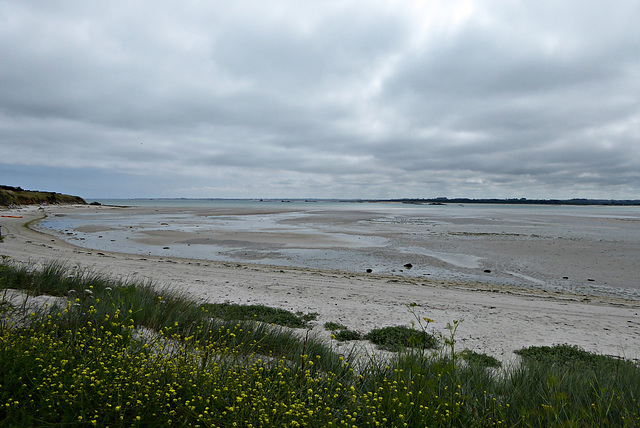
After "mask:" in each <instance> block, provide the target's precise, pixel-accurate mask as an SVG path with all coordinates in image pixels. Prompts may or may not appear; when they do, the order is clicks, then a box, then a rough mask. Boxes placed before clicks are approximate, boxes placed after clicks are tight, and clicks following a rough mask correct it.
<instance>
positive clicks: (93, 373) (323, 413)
mask: <svg viewBox="0 0 640 428" xmlns="http://www.w3.org/2000/svg"><path fill="white" fill-rule="evenodd" d="M6 288H21V289H24V290H28V292H29V294H30V295H31V296H32V297H31V299H33V298H34V297H35V296H36V295H38V294H48V295H54V296H60V297H61V299H60V303H59V304H58V305H57V306H49V307H46V308H41V309H33V308H32V307H30V306H29V304H28V303H29V301H27V303H26V304H24V305H22V306H21V307H14V306H11V305H9V304H8V303H7V302H6V301H4V303H1V304H0V368H1V369H0V425H1V426H80V427H84V426H115V427H122V426H139V427H143V426H200V427H213V426H224V427H231V426H244V427H248V426H253V427H258V426H263V427H295V426H310V427H326V426H342V427H347V426H348V427H354V426H355V427H367V426H371V427H373V426H385V427H399V426H408V427H424V426H456V427H489V426H512V427H520V426H521V427H547V426H549V427H552V426H553V427H555V426H568V427H572V426H576V427H586V426H616V427H617V426H621V427H625V426H627V427H633V426H638V425H640V404H639V403H638V399H639V398H640V370H639V369H638V367H637V366H636V365H635V364H633V363H632V362H629V361H621V360H618V359H614V358H610V357H606V356H601V355H595V354H591V353H588V352H585V351H583V350H581V349H579V348H575V347H570V346H567V345H558V346H554V347H535V348H533V347H532V348H525V349H523V350H521V351H519V353H520V355H521V358H522V364H520V365H516V366H512V367H508V368H499V369H498V368H494V369H492V370H487V367H490V366H491V364H488V363H489V362H491V357H490V356H485V355H483V354H478V353H474V352H470V351H469V352H465V351H463V352H462V353H460V354H455V353H453V355H450V354H451V352H444V350H443V349H442V348H441V346H445V347H448V348H447V349H449V351H450V350H451V349H453V345H452V344H451V343H448V342H451V341H455V337H454V331H455V330H454V329H451V330H450V333H451V334H450V335H449V336H447V338H446V340H444V341H443V342H444V343H440V344H439V345H438V346H436V348H435V349H434V350H433V351H429V350H425V347H424V343H422V344H421V345H420V346H418V347H417V348H406V347H405V346H404V345H403V346H401V347H399V349H400V351H399V352H398V353H397V354H396V356H395V357H393V358H391V359H381V358H375V357H369V358H358V357H357V356H356V355H355V354H349V355H344V356H341V355H339V354H337V353H336V352H335V351H333V350H332V349H331V346H328V345H326V344H325V343H323V342H322V341H321V340H319V339H317V338H316V337H314V336H313V335H311V334H309V330H306V331H305V330H300V329H292V328H289V327H283V326H278V325H271V324H269V323H267V322H265V321H260V322H258V321H255V320H244V321H242V320H238V318H239V316H238V315H237V314H235V315H232V316H230V317H231V318H232V319H228V320H227V319H224V318H223V316H222V315H221V314H220V313H219V312H215V311H214V310H212V308H211V307H210V306H208V305H198V304H196V303H194V302H193V301H191V300H189V299H187V297H186V296H185V295H183V294H181V293H179V292H177V291H175V290H167V289H164V290H158V289H157V288H156V287H154V286H153V284H150V283H143V284H140V283H135V284H134V283H127V282H121V281H112V280H109V279H105V278H104V277H101V276H99V275H96V274H93V273H91V272H90V271H87V270H83V269H71V268H69V267H66V266H64V265H60V264H55V263H54V264H51V265H48V266H45V267H43V268H42V269H35V268H34V267H32V266H17V265H13V264H9V263H7V262H5V263H0V290H1V289H6ZM87 290H88V291H87ZM0 295H1V294H0ZM254 309H255V308H254ZM260 311H262V309H260ZM413 311H415V312H414V313H416V314H417V311H418V309H417V307H413ZM264 312H267V313H268V312H270V311H268V310H265V311H264ZM294 315H295V314H294ZM298 315H300V314H298ZM251 316H253V315H251ZM257 317H258V315H256V316H255V317H254V318H257ZM429 322H430V321H429ZM341 327H344V326H340V327H338V328H336V329H335V331H338V330H340V331H344V330H345V329H342V328H341ZM412 330H413V329H412V328H409V327H404V328H402V329H391V330H384V331H383V333H382V334H381V337H383V338H385V339H384V340H385V341H386V340H388V339H390V338H394V340H396V339H397V342H399V343H404V344H409V345H412V344H415V343H416V342H415V341H413V339H415V338H416V337H422V336H421V333H425V332H424V331H420V333H417V332H416V331H415V330H413V333H412V332H411V331H412ZM143 331H144V332H146V334H144V335H141V334H140V333H141V332H143ZM301 333H302V334H301ZM305 333H306V334H305ZM407 337H408V338H409V339H407ZM425 337H426V336H425ZM429 337H431V338H432V339H435V338H434V336H433V335H430V336H429ZM430 340H431V339H430ZM461 359H465V360H466V362H467V363H466V364H461Z"/></svg>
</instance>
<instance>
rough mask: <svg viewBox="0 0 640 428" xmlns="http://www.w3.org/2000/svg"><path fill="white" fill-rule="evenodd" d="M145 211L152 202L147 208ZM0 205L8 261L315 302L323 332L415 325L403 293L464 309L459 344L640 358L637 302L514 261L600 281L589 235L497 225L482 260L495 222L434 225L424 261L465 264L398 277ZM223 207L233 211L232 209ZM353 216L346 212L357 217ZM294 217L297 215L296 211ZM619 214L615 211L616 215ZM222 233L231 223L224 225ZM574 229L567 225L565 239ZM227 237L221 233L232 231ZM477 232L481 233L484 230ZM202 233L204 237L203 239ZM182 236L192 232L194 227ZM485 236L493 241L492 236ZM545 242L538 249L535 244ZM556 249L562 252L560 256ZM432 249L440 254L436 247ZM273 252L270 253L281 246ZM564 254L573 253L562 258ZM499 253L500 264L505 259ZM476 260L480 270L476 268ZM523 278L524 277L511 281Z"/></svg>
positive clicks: (509, 351)
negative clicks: (224, 250) (126, 234)
mask: <svg viewBox="0 0 640 428" xmlns="http://www.w3.org/2000/svg"><path fill="white" fill-rule="evenodd" d="M140 209H142V208H140ZM95 210H104V211H109V210H117V209H116V208H109V207H78V206H74V207H64V206H61V207H46V208H45V211H46V213H47V215H48V216H56V215H58V216H59V215H72V214H73V215H75V214H78V213H82V212H89V211H91V212H93V211H95ZM143 210H150V211H149V212H155V211H154V209H152V208H144V209H143ZM4 214H6V215H22V216H23V218H22V219H17V218H3V219H2V222H1V224H2V233H3V236H4V237H5V239H4V242H2V243H0V255H6V256H10V257H11V259H12V260H14V261H17V262H36V263H42V262H45V261H50V260H60V261H64V262H66V263H68V264H69V265H70V266H77V267H78V268H89V269H93V270H96V271H99V272H103V273H105V274H108V275H110V276H112V277H118V278H130V279H140V280H145V279H151V280H153V281H155V282H156V283H157V284H158V286H172V287H177V288H179V289H181V290H184V291H186V292H187V293H188V294H189V295H191V296H192V297H193V298H194V299H197V300H202V301H208V302H222V301H230V302H236V303H259V304H265V305H269V306H274V307H282V308H285V309H290V310H294V311H303V312H317V313H318V314H319V317H318V320H317V323H316V324H317V326H316V327H315V328H314V330H315V331H316V332H317V333H318V334H320V335H325V336H326V337H328V333H327V332H325V331H323V329H322V325H323V324H324V323H325V322H327V321H335V322H340V323H342V324H345V325H347V326H348V327H349V328H351V329H354V330H358V331H361V332H368V331H370V330H371V329H373V328H376V327H382V326H387V325H398V324H410V323H411V321H412V320H413V316H412V315H411V313H410V312H409V311H408V310H407V308H406V304H408V303H416V304H417V305H418V306H417V308H416V309H417V313H418V315H419V316H421V317H422V316H424V317H429V318H432V319H434V320H435V321H436V322H435V323H434V324H432V327H433V328H434V329H435V330H436V331H439V332H443V333H444V332H445V327H446V325H447V323H449V322H451V321H453V320H463V322H462V323H461V324H460V327H459V329H458V333H457V339H458V349H463V348H468V349H472V350H474V351H477V352H485V353H488V354H491V355H494V356H496V357H498V358H500V359H502V360H509V359H511V358H513V356H514V355H513V351H514V350H516V349H520V348H522V347H525V346H532V345H553V344H558V343H568V344H571V345H578V346H581V347H583V348H584V349H586V350H588V351H594V352H600V353H605V354H611V355H619V356H624V357H627V358H639V357H640V317H639V316H638V314H639V313H640V301H637V300H635V301H634V300H625V299H621V298H613V297H607V296H598V295H587V294H585V293H583V292H582V291H583V289H579V287H575V288H576V290H574V291H577V292H573V293H570V292H567V291H570V290H568V289H567V288H565V289H564V290H562V291H558V290H555V291H554V290H553V289H544V288H541V287H535V285H536V284H535V280H540V279H539V277H537V276H538V275H539V274H538V271H536V270H535V269H533V270H526V269H521V270H520V271H516V270H515V268H514V267H513V266H514V265H517V263H518V262H519V260H534V262H530V263H532V264H533V263H536V262H535V260H536V258H540V257H542V258H543V259H544V260H543V262H544V263H549V260H553V262H554V263H555V265H553V266H551V267H550V266H549V265H548V264H545V265H544V266H543V267H545V266H546V270H547V271H548V274H549V275H553V276H554V277H556V276H557V277H559V278H560V279H558V281H560V280H562V277H565V276H566V277H569V278H572V277H573V278H581V277H582V276H584V277H585V279H584V281H587V280H588V279H593V280H594V281H590V282H594V283H595V282H596V281H597V280H599V279H598V278H587V276H588V275H592V274H593V273H596V271H592V272H584V269H585V268H584V265H585V263H595V262H594V258H595V259H597V254H593V255H592V254H590V253H589V251H593V252H597V251H603V250H602V248H599V249H590V247H589V246H588V245H585V241H580V240H574V241H572V240H571V239H568V238H563V240H564V241H566V242H565V244H567V245H564V246H563V247H561V248H556V249H555V251H556V252H555V253H554V252H553V251H554V246H557V245H558V242H554V240H551V239H536V238H535V237H530V236H528V237H524V239H520V238H523V237H521V236H520V237H515V236H511V235H505V236H502V237H500V236H498V238H501V239H500V240H498V241H493V245H499V246H500V249H501V251H500V252H496V254H497V255H496V257H494V258H491V257H486V256H484V257H482V260H479V259H476V258H474V257H473V255H474V252H475V251H476V250H477V249H476V248H475V247H474V246H476V247H477V246H480V247H481V249H483V248H484V249H483V251H486V248H487V247H486V243H483V241H487V239H486V238H491V237H492V236H493V235H480V233H487V234H489V233H493V232H492V231H491V230H490V229H488V230H487V231H486V232H482V231H480V232H477V233H478V234H477V235H473V236H468V235H462V238H463V240H459V241H458V242H457V244H456V245H457V246H456V247H455V248H452V247H447V245H451V243H450V241H448V240H446V239H444V236H442V237H438V235H437V233H438V232H437V231H436V232H435V233H433V234H432V235H431V236H432V239H433V240H434V241H436V242H435V244H437V245H440V247H438V246H437V245H435V248H434V247H432V248H433V249H431V248H430V249H429V250H428V251H431V252H432V254H431V255H429V254H423V256H424V257H425V260H427V259H428V261H429V263H431V264H433V263H438V261H439V262H442V263H443V266H448V267H450V266H451V262H452V261H453V262H455V263H458V264H460V265H462V266H460V269H462V271H461V272H462V274H460V275H459V277H458V278H453V277H438V276H436V275H435V274H432V275H428V276H425V275H419V276H418V275H414V276H402V275H396V274H394V273H393V272H391V273H389V272H375V271H374V273H372V274H366V273H363V272H362V273H360V272H348V271H345V270H320V269H309V268H300V267H291V266H287V267H282V266H274V265H263V264H253V263H247V262H245V261H241V262H216V261H206V260H198V259H192V258H185V257H178V256H162V255H154V254H151V255H148V254H147V255H142V254H125V253H120V252H112V251H106V250H89V249H86V248H81V247H78V246H75V245H72V244H70V243H68V242H65V241H64V240H62V239H61V238H60V237H56V236H51V235H47V234H43V233H40V232H36V231H33V230H30V229H28V228H25V227H23V225H24V224H25V223H27V222H28V221H30V220H34V219H39V218H42V217H43V216H44V214H43V211H42V210H39V209H38V208H37V207H28V208H22V209H16V210H5V211H3V215H4ZM176 214H178V213H177V212H176ZM228 214H229V215H236V214H238V213H234V212H229V213H228ZM356 215H357V214H356V213H352V216H356ZM352 220H353V218H351V219H349V218H342V220H341V221H343V222H345V224H346V225H347V226H348V225H349V224H354V223H353V222H352ZM404 220H406V219H403V221H404ZM290 221H291V222H296V221H301V220H300V219H299V218H297V217H295V218H292V219H291V220H290ZM327 221H328V220H327ZM584 221H588V219H587V220H584ZM623 221H624V220H620V222H623ZM349 222H351V223H349ZM628 223H632V222H628ZM358 224H362V223H358ZM434 224H435V223H434ZM624 224H627V223H624ZM435 227H436V228H437V227H438V226H435ZM455 227H457V226H456V225H454V226H449V231H448V232H447V235H448V236H455V235H452V233H456V232H458V233H467V232H465V230H462V229H460V230H456V229H455ZM474 230H480V229H477V228H476V229H474ZM549 230H552V228H551V229H549ZM94 231H95V230H94ZM364 231H366V229H364V230H363V231H362V233H363V236H364ZM281 232H282V231H281ZM430 232H433V231H430ZM229 233H234V232H233V231H229ZM507 233H512V232H507ZM571 233H573V232H571ZM571 233H569V235H568V236H569V238H570V237H571ZM576 233H577V232H576ZM277 235H278V234H271V235H269V234H267V233H262V234H261V235H257V236H258V237H257V238H256V236H253V237H251V236H248V235H245V236H242V240H243V241H246V242H249V243H251V242H253V241H264V240H265V239H267V238H269V239H274V240H276V241H277V242H266V243H267V244H272V245H274V253H276V255H277V254H280V253H278V251H276V250H279V249H280V248H281V244H282V242H281V240H282V239H283V236H277ZM566 235H567V234H565V236H566ZM622 235H624V234H622ZM229 237H230V236H227V237H226V238H225V239H226V240H229ZM478 237H484V238H485V239H482V240H481V239H478ZM201 238H203V237H200V238H198V239H201ZM284 238H286V239H289V238H291V237H290V236H289V237H287V236H286V233H285V235H284ZM338 238H339V239H344V240H345V242H346V241H349V240H351V241H353V239H351V238H353V237H344V236H343V237H340V236H338ZM515 238H518V239H515ZM148 239H150V240H151V241H150V242H153V243H154V245H167V243H168V245H167V246H171V243H172V242H173V243H176V242H181V241H183V240H184V239H185V236H184V235H183V234H181V233H178V234H176V231H157V232H156V233H151V234H150V235H149V237H148ZM188 239H194V238H193V237H192V236H191V237H189V238H188ZM205 239H206V238H205ZM296 239H298V240H300V242H298V243H297V244H295V242H297V241H295V239H294V240H293V241H289V242H294V244H293V245H294V246H295V245H302V244H303V242H302V241H303V240H304V239H303V237H302V236H299V235H298V236H296ZM323 239H326V237H325V238H323ZM389 239H394V238H393V237H390V238H389ZM625 239H626V238H625V237H624V236H621V237H620V239H617V245H614V244H616V242H614V241H616V240H615V239H612V240H611V241H612V242H611V243H605V244H606V245H608V246H605V250H608V249H610V250H612V251H613V250H614V249H615V248H617V250H615V251H614V253H613V254H614V256H615V257H612V260H614V261H611V260H609V262H608V265H607V270H606V271H607V278H606V280H607V281H614V280H615V281H617V279H616V278H617V277H614V276H613V275H614V274H612V273H611V272H613V271H615V267H616V266H611V264H612V263H619V266H620V267H622V268H624V269H621V270H622V272H619V273H616V275H618V277H619V278H620V280H621V281H629V284H633V282H632V281H635V279H637V278H638V276H637V275H636V276H635V278H631V277H632V276H633V275H634V271H633V266H635V265H633V264H632V265H629V264H628V259H627V258H626V257H627V256H626V255H625V254H626V253H624V251H622V250H621V249H620V248H622V247H624V246H628V247H629V248H628V251H631V253H632V254H633V251H634V250H635V251H637V250H638V249H637V248H635V247H634V245H633V242H629V241H625ZM438 240H439V241H438ZM488 241H489V242H490V243H491V239H488ZM314 242H315V243H314V244H313V245H325V244H326V245H333V244H334V243H332V242H324V241H323V240H315V241H314ZM323 242H324V244H323ZM460 242H463V243H465V242H466V245H467V247H461V244H460ZM496 242H498V244H496ZM254 243H255V242H254ZM264 243H265V242H257V243H255V244H256V245H257V244H264ZM572 243H573V244H575V245H574V246H573V247H572V246H571V245H569V244H572ZM354 245H356V243H354ZM483 245H484V247H482V246H483ZM505 245H507V247H506V252H505V251H502V250H504V248H505V247H503V246H505ZM367 248H368V247H367ZM540 252H542V253H543V254H542V255H541V254H540ZM434 253H435V254H434ZM568 253H571V254H573V255H572V256H569V257H570V258H569V259H567V258H566V257H568V256H567V254H568ZM451 254H454V255H455V254H460V255H463V256H471V257H467V258H466V259H465V257H457V258H454V260H449V262H447V261H446V260H441V259H442V258H444V257H445V256H450V255H451ZM504 254H508V255H509V257H508V259H509V260H505V261H500V258H499V257H503V258H504V257H505V256H504ZM558 254H561V255H562V256H563V257H565V258H564V259H562V258H561V257H559V256H558ZM434 255H435V256H436V257H433V256H434ZM571 257H573V258H571ZM587 257H590V259H587ZM511 259H512V260H511ZM275 260H276V261H277V257H276V258H275ZM403 260H405V259H404V258H398V261H397V262H395V261H394V263H398V264H399V263H400V262H401V261H403ZM412 260H413V263H414V264H417V265H418V266H419V265H420V263H421V262H420V261H419V260H418V261H417V262H416V260H415V259H412ZM567 260H569V263H568V264H567ZM615 260H617V262H616V261H615ZM489 261H490V262H489ZM488 263H493V264H488ZM501 263H503V264H504V266H506V268H503V267H501ZM538 263H540V262H538ZM630 266H631V267H630ZM538 268H539V267H538ZM398 269H402V265H401V264H399V265H398ZM555 269H557V271H556V272H551V271H552V270H555ZM636 269H637V268H636ZM412 270H413V269H412ZM465 270H466V271H465ZM478 270H479V271H480V272H477V271H478ZM484 270H494V271H496V270H497V271H501V270H502V271H507V272H512V273H514V274H516V275H511V274H503V276H504V278H510V281H511V282H512V283H509V284H505V283H501V282H500V281H496V280H495V277H494V278H492V279H493V280H494V281H493V283H489V281H482V282H481V281H472V280H468V278H474V277H475V276H474V275H476V273H477V275H476V276H478V277H479V278H482V277H483V276H482V275H483V274H484ZM434 272H437V270H434ZM465 272H467V274H465ZM532 272H533V273H532ZM465 275H466V277H465ZM518 275H520V276H518ZM579 275H580V276H579ZM496 276H497V275H496ZM593 276H595V274H593ZM521 277H524V278H521ZM465 278H467V279H465ZM518 280H521V283H522V284H525V285H527V286H526V287H520V286H518V285H517V281H518ZM532 280H533V281H532ZM565 281H566V280H565ZM581 281H582V280H581ZM602 281H603V282H604V280H602ZM587 285H590V284H587ZM344 346H348V345H344Z"/></svg>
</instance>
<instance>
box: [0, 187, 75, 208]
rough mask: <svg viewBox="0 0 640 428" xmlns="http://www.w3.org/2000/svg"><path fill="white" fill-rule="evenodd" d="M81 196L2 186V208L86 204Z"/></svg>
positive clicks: (0, 188) (0, 198)
mask: <svg viewBox="0 0 640 428" xmlns="http://www.w3.org/2000/svg"><path fill="white" fill-rule="evenodd" d="M86 203H87V202H86V201H85V200H84V199H82V198H81V197H79V196H72V195H65V194H62V193H56V192H41V191H38V190H24V189H22V188H21V187H13V186H5V185H0V206H12V205H33V204H86Z"/></svg>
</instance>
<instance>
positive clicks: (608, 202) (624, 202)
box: [365, 197, 640, 206]
mask: <svg viewBox="0 0 640 428" xmlns="http://www.w3.org/2000/svg"><path fill="white" fill-rule="evenodd" d="M365 202H395V203H403V204H416V205H421V204H437V205H446V204H496V205H498V204H499V205H605V206H612V205H615V206H640V199H582V198H575V199H527V198H513V199H470V198H453V199H449V198H445V197H440V198H430V199H421V198H417V199H416V198H402V199H376V200H367V201H365Z"/></svg>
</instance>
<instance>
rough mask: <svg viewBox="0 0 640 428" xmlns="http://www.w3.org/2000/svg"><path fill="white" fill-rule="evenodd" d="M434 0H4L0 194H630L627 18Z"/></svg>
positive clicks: (635, 179)
mask: <svg viewBox="0 0 640 428" xmlns="http://www.w3.org/2000/svg"><path fill="white" fill-rule="evenodd" d="M438 3H440V2H431V1H401V0H396V1H391V0H374V1H367V2H363V1H359V2H356V1H351V2H350V1H344V0H342V1H335V2H332V1H327V2H296V1H281V0H279V1H272V2H270V1H238V2H201V1H181V2H169V1H166V2H165V1H163V2H156V1H113V2H72V1H48V2H44V3H43V2H35V1H27V0H25V1H21V2H15V1H9V0H0V54H1V57H2V64H1V65H0V156H1V157H0V180H1V181H2V182H3V184H12V185H21V186H23V187H33V188H42V189H45V190H55V191H67V192H71V193H79V194H81V195H83V196H95V197H136V196H139V197H171V196H174V197H178V196H184V197H284V196H286V197H338V198H384V197H433V196H442V195H446V196H450V197H455V196H465V197H537V198H555V197H560V198H569V197H598V198H631V199H637V198H638V190H640V168H638V165H640V150H639V148H640V105H639V99H638V98H639V96H640V30H638V25H637V17H638V16H640V3H636V2H627V1H623V0H620V1H613V2H611V1H608V2H603V1H592V0H585V1H582V2H575V1H567V2H553V1H541V2H530V3H522V2H515V3H514V2H510V1H506V0H505V1H502V0H492V1H488V0H487V1H451V2H446V3H442V5H439V4H438ZM61 187H62V188H61Z"/></svg>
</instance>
